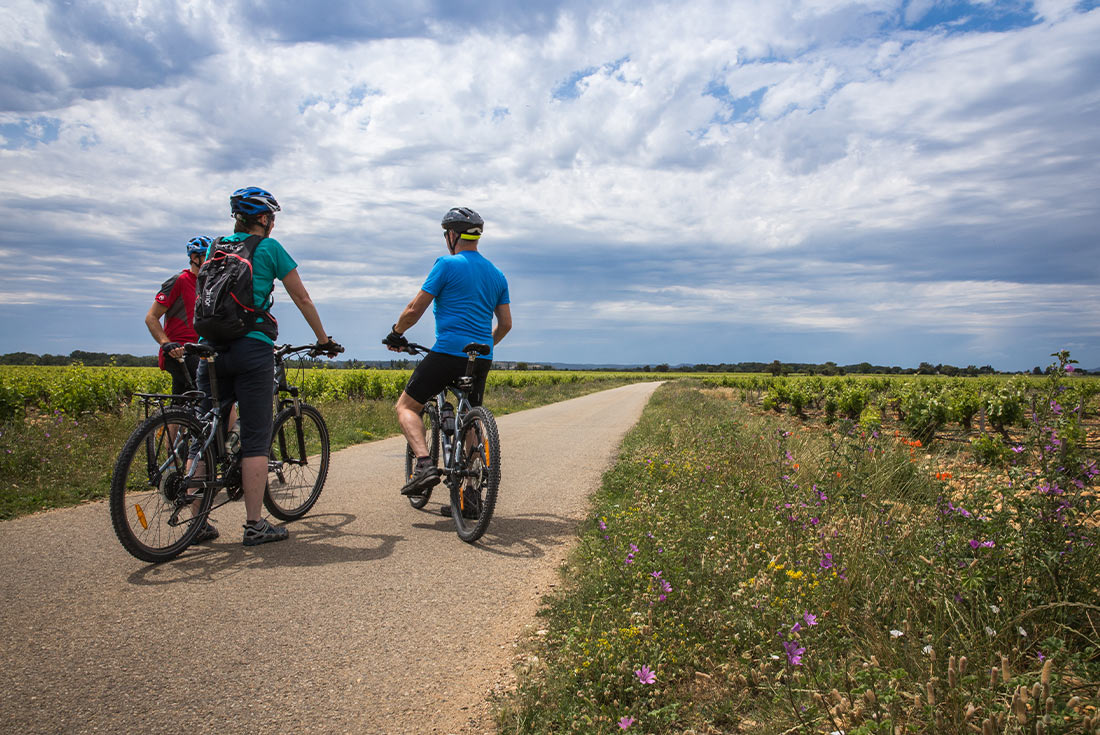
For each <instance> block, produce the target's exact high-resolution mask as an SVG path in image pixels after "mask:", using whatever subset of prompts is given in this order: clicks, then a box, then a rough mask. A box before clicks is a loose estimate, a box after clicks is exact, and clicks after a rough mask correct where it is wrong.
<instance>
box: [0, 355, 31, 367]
mask: <svg viewBox="0 0 1100 735" xmlns="http://www.w3.org/2000/svg"><path fill="white" fill-rule="evenodd" d="M0 363H2V364H4V365H37V364H38V355H34V354H31V353H30V352H9V353H8V354H6V355H3V356H0Z"/></svg>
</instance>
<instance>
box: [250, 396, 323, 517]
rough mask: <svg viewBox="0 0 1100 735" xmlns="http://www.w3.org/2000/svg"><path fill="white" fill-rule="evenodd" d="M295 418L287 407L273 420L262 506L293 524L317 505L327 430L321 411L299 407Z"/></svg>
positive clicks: (292, 411) (321, 482) (306, 406)
mask: <svg viewBox="0 0 1100 735" xmlns="http://www.w3.org/2000/svg"><path fill="white" fill-rule="evenodd" d="M299 408H300V411H301V415H300V416H296V415H295V412H294V407H293V406H290V407H288V408H285V409H283V410H282V411H280V412H279V415H278V416H276V417H275V422H274V426H273V428H272V432H271V452H270V454H269V455H268V463H267V468H268V472H267V489H266V490H265V491H264V507H266V508H267V510H268V512H269V513H271V515H273V516H275V517H276V518H278V519H279V520H281V521H294V520H297V519H299V518H301V517H302V516H304V515H305V514H306V513H308V512H309V509H310V508H312V507H313V504H314V503H316V502H317V498H319V497H320V496H321V490H322V489H324V486H325V479H326V478H327V477H328V463H329V454H330V452H329V438H328V427H327V426H326V425H325V419H324V418H323V417H322V416H321V412H320V411H318V410H317V409H316V408H314V407H313V406H310V405H308V404H305V403H302V404H300V405H299Z"/></svg>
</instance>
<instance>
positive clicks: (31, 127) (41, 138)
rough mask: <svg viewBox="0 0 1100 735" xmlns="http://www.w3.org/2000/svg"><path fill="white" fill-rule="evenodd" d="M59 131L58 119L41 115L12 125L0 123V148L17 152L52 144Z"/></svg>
mask: <svg viewBox="0 0 1100 735" xmlns="http://www.w3.org/2000/svg"><path fill="white" fill-rule="evenodd" d="M60 130H61V120H60V119H58V118H56V117H45V116H42V115H40V116H38V117H33V118H24V119H22V120H20V121H19V122H14V123H0V138H2V139H3V141H2V142H0V148H5V149H7V150H17V149H19V148H33V147H35V146H36V145H41V144H49V143H53V142H54V141H55V140H57V136H58V133H59V132H60Z"/></svg>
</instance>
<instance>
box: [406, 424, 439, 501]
mask: <svg viewBox="0 0 1100 735" xmlns="http://www.w3.org/2000/svg"><path fill="white" fill-rule="evenodd" d="M421 415H422V416H423V417H424V431H425V439H427V443H428V456H429V457H431V458H432V464H433V465H435V466H437V467H438V466H439V409H437V408H436V407H435V405H434V404H432V403H429V404H427V405H426V406H424V411H423V413H422V414H421ZM415 467H416V455H415V454H414V453H413V450H412V447H410V446H409V445H408V443H406V444H405V479H406V480H408V479H409V478H411V477H412V476H413V469H414V468H415ZM431 497H432V488H428V489H427V490H425V491H424V494H423V495H410V496H409V505H411V506H412V507H414V508H416V509H417V510H419V509H421V508H423V507H424V506H425V505H427V504H428V500H429V498H431Z"/></svg>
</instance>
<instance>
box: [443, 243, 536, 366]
mask: <svg viewBox="0 0 1100 735" xmlns="http://www.w3.org/2000/svg"><path fill="white" fill-rule="evenodd" d="M443 234H447V233H443ZM527 367H528V365H527V363H525V362H517V363H516V370H526V369H527Z"/></svg>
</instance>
